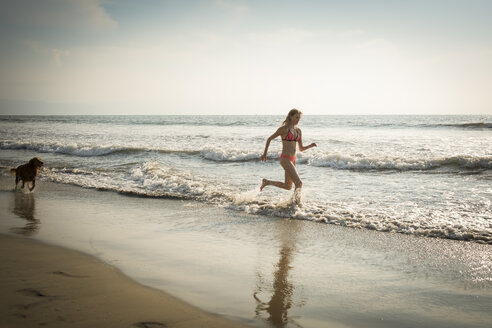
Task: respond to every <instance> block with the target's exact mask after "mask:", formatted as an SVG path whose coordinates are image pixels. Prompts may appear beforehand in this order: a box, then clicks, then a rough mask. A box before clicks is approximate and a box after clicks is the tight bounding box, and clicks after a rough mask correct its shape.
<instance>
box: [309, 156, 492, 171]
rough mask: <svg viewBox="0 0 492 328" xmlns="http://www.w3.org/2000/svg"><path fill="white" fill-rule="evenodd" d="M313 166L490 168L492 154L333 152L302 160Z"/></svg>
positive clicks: (413, 168) (363, 169)
mask: <svg viewBox="0 0 492 328" xmlns="http://www.w3.org/2000/svg"><path fill="white" fill-rule="evenodd" d="M303 161H304V162H308V163H309V164H310V165H312V166H318V167H329V168H334V169H341V170H353V171H432V170H439V169H442V170H445V169H451V170H490V169H492V156H486V157H472V156H466V155H463V156H454V157H445V158H437V159H428V158H419V159H409V158H365V157H362V158H359V157H351V156H347V155H339V154H331V155H324V156H318V157H314V158H311V159H304V160H301V163H302V162H303Z"/></svg>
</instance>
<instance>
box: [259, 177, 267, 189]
mask: <svg viewBox="0 0 492 328" xmlns="http://www.w3.org/2000/svg"><path fill="white" fill-rule="evenodd" d="M266 185H267V179H263V181H262V182H261V187H260V191H262V190H263V188H265V187H266Z"/></svg>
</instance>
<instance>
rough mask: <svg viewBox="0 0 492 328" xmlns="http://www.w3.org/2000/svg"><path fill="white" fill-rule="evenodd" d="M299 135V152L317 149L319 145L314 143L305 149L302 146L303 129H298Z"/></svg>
mask: <svg viewBox="0 0 492 328" xmlns="http://www.w3.org/2000/svg"><path fill="white" fill-rule="evenodd" d="M297 133H299V136H300V137H299V141H298V142H297V143H298V145H299V150H300V151H305V150H308V149H309V148H313V147H317V146H318V145H317V144H315V143H314V142H313V143H312V144H310V145H309V146H306V147H304V145H303V144H302V132H301V129H298V131H297Z"/></svg>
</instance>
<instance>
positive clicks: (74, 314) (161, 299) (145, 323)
mask: <svg viewBox="0 0 492 328" xmlns="http://www.w3.org/2000/svg"><path fill="white" fill-rule="evenodd" d="M0 254H1V255H0V258H1V264H0V268H1V269H0V272H1V276H0V277H1V279H0V285H1V290H2V298H1V300H0V304H1V306H0V308H1V310H0V311H1V312H0V317H1V318H2V322H3V323H2V324H1V327H39V326H43V325H49V326H53V325H54V326H70V327H99V326H104V327H135V328H136V327H149V328H150V327H152V328H158V327H168V326H169V325H172V326H173V327H190V328H191V327H204V326H205V327H224V328H226V327H231V328H240V327H245V326H244V325H241V324H239V323H236V322H233V321H230V320H228V319H225V318H221V317H219V316H217V315H214V314H210V313H207V312H205V311H202V310H200V309H198V308H195V307H193V306H192V305H189V304H187V303H185V302H183V301H181V300H178V299H176V298H174V297H173V296H170V295H168V294H166V293H165V292H162V291H159V290H156V289H153V288H150V287H147V286H144V285H141V284H139V283H137V282H136V281H134V280H132V279H131V278H129V277H128V276H126V275H124V274H123V273H122V272H121V271H120V270H118V269H117V268H115V267H113V266H110V265H108V264H106V263H104V262H102V261H100V260H98V259H96V258H94V257H92V256H90V255H87V254H83V253H80V252H77V251H72V250H68V249H64V248H62V247H59V246H52V245H48V244H44V243H42V242H40V241H35V240H32V239H27V238H22V237H13V236H9V235H5V234H0Z"/></svg>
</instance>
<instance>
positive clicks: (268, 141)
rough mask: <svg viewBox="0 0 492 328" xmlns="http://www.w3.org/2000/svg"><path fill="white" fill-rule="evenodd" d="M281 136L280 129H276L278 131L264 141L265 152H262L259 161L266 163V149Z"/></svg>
mask: <svg viewBox="0 0 492 328" xmlns="http://www.w3.org/2000/svg"><path fill="white" fill-rule="evenodd" d="M281 134H282V127H280V128H278V130H277V131H275V133H274V134H272V135H271V136H270V137H268V139H267V141H266V145H265V151H264V152H263V155H262V156H261V160H262V161H263V162H264V161H266V156H267V152H268V147H269V146H270V142H271V141H272V140H273V139H275V138H276V137H278V136H279V135H281Z"/></svg>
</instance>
